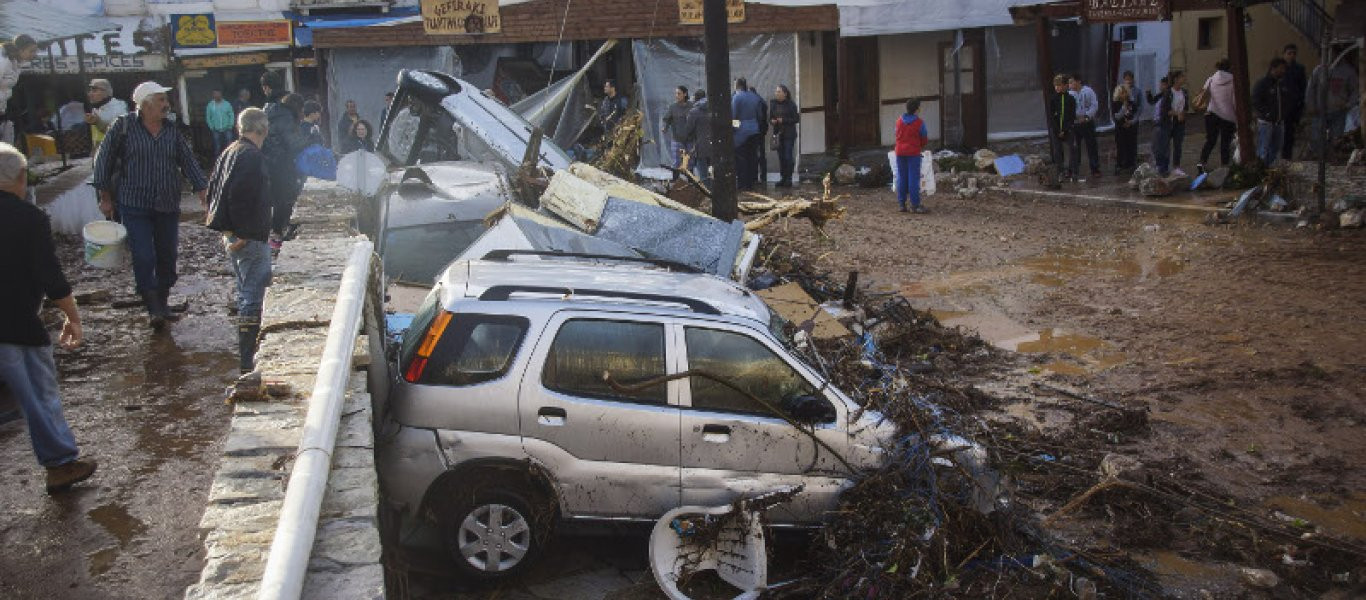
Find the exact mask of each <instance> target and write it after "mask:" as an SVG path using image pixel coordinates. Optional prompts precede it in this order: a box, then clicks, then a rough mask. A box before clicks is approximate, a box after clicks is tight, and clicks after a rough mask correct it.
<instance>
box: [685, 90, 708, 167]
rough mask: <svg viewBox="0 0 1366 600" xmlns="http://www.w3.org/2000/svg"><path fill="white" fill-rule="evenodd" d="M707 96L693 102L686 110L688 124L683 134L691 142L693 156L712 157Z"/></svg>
mask: <svg viewBox="0 0 1366 600" xmlns="http://www.w3.org/2000/svg"><path fill="white" fill-rule="evenodd" d="M707 100H708V99H707V98H703V99H701V100H698V101H697V102H694V103H693V105H692V108H691V109H689V110H688V125H687V130H686V133H685V135H687V136H688V138H689V139H691V140H692V142H693V152H692V154H693V157H694V158H702V159H710V158H711V157H712V148H711V114H710V113H708V112H707Z"/></svg>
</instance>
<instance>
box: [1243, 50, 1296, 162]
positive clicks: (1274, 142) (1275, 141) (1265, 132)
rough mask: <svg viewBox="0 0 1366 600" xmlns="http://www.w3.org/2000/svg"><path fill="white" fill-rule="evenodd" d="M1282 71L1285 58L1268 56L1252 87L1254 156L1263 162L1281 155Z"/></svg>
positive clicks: (1284, 92) (1284, 109) (1286, 104)
mask: <svg viewBox="0 0 1366 600" xmlns="http://www.w3.org/2000/svg"><path fill="white" fill-rule="evenodd" d="M1285 71H1286V63H1285V59H1283V58H1273V59H1271V68H1270V69H1269V70H1268V71H1267V73H1266V75H1265V76H1263V77H1262V78H1261V79H1260V80H1259V81H1257V85H1256V86H1254V87H1253V88H1252V108H1253V110H1254V111H1255V112H1256V113H1257V158H1260V159H1262V163H1263V164H1265V165H1267V166H1271V164H1272V163H1275V162H1276V159H1277V158H1280V156H1281V142H1282V140H1283V135H1284V133H1285V121H1286V116H1287V115H1289V114H1290V113H1289V111H1288V110H1287V109H1288V108H1289V102H1288V101H1287V100H1288V98H1286V96H1288V95H1289V93H1288V91H1287V89H1286V84H1285Z"/></svg>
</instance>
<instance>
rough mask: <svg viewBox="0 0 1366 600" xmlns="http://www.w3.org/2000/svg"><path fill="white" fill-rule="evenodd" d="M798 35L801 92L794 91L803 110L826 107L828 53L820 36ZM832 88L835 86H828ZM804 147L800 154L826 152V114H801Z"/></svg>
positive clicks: (800, 148)
mask: <svg viewBox="0 0 1366 600" xmlns="http://www.w3.org/2000/svg"><path fill="white" fill-rule="evenodd" d="M796 35H797V79H798V80H799V81H800V82H801V87H800V89H797V90H794V92H793V93H795V94H797V101H798V103H799V107H800V108H803V109H805V108H813V107H817V106H821V105H822V104H824V103H825V86H826V85H827V82H826V81H825V63H824V57H825V54H824V52H825V50H824V45H823V44H824V43H823V42H822V41H821V34H820V33H819V32H816V33H798V34H796ZM829 83H830V84H833V83H834V82H829ZM801 118H802V120H801V130H800V134H801V137H800V138H798V139H799V141H800V144H801V147H799V148H798V149H797V152H798V153H799V154H814V153H818V152H825V149H826V148H825V111H823V110H822V111H814V112H803V113H802V114H801Z"/></svg>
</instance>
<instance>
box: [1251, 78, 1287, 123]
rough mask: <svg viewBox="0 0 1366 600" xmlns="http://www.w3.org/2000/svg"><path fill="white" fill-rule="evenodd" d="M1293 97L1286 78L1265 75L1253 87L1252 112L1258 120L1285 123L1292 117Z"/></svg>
mask: <svg viewBox="0 0 1366 600" xmlns="http://www.w3.org/2000/svg"><path fill="white" fill-rule="evenodd" d="M1292 95H1293V94H1292V93H1291V91H1290V89H1289V85H1287V84H1286V81H1285V78H1284V77H1281V78H1280V79H1277V78H1275V77H1272V76H1271V75H1270V74H1268V75H1265V76H1263V77H1262V78H1261V79H1259V80H1258V81H1257V85H1255V86H1252V110H1253V112H1255V113H1257V119H1258V120H1262V121H1268V122H1271V123H1283V122H1285V120H1286V117H1288V116H1290V110H1291V108H1292V104H1291V102H1292V101H1291V96H1292Z"/></svg>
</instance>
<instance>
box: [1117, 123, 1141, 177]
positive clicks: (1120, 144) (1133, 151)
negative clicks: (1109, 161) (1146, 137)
mask: <svg viewBox="0 0 1366 600" xmlns="http://www.w3.org/2000/svg"><path fill="white" fill-rule="evenodd" d="M1137 166H1138V123H1133V124H1130V125H1129V126H1128V127H1124V126H1116V127H1115V168H1116V169H1132V168H1134V167H1137Z"/></svg>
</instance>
